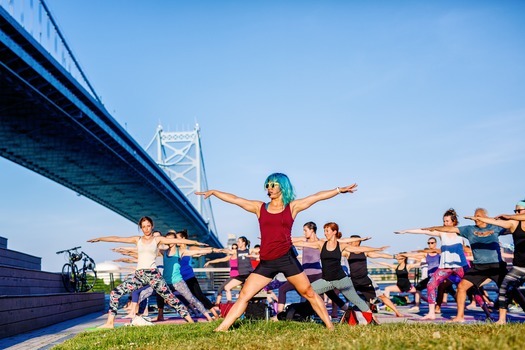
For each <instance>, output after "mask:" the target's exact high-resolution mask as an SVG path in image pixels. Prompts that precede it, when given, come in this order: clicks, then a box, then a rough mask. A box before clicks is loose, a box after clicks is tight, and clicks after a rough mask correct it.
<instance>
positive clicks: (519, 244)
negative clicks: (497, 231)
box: [512, 221, 525, 267]
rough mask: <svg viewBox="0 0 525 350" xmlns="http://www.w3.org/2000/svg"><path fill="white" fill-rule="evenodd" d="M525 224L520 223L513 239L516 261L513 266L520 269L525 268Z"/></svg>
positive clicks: (513, 234)
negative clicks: (524, 226)
mask: <svg viewBox="0 0 525 350" xmlns="http://www.w3.org/2000/svg"><path fill="white" fill-rule="evenodd" d="M523 225H525V223H524V222H523V221H520V222H519V224H518V227H516V230H515V231H514V232H512V239H513V240H514V259H512V264H513V265H514V266H518V267H525V231H524V230H523V227H522V226H523Z"/></svg>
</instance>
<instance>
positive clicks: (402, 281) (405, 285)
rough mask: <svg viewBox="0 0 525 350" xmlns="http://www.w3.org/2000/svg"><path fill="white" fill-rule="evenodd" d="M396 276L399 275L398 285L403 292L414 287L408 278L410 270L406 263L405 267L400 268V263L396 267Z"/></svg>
mask: <svg viewBox="0 0 525 350" xmlns="http://www.w3.org/2000/svg"><path fill="white" fill-rule="evenodd" d="M396 276H397V283H396V284H397V286H398V288H399V289H400V290H401V292H408V291H409V290H410V288H412V285H411V284H410V280H409V279H408V270H407V265H406V264H405V267H403V268H402V269H401V270H400V269H399V265H397V267H396Z"/></svg>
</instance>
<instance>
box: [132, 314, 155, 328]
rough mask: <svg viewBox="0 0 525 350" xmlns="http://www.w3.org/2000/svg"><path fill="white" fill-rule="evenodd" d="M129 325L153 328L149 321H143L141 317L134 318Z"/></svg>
mask: <svg viewBox="0 0 525 350" xmlns="http://www.w3.org/2000/svg"><path fill="white" fill-rule="evenodd" d="M130 325H132V326H134V327H143V326H153V323H151V322H150V321H147V320H145V319H144V318H143V317H142V316H135V317H133V319H132V320H131V323H130Z"/></svg>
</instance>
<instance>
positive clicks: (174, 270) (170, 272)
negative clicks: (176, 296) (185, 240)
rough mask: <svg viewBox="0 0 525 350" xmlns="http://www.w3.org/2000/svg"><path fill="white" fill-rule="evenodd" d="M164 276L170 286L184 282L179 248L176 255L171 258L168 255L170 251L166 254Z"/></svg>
mask: <svg viewBox="0 0 525 350" xmlns="http://www.w3.org/2000/svg"><path fill="white" fill-rule="evenodd" d="M162 275H163V277H164V279H165V280H166V282H167V283H168V284H175V283H178V282H180V281H182V275H181V273H180V254H179V248H178V247H177V248H176V251H175V254H173V255H171V256H170V255H169V254H168V250H166V251H165V252H164V271H163V273H162Z"/></svg>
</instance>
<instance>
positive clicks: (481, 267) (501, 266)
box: [463, 262, 507, 287]
mask: <svg viewBox="0 0 525 350" xmlns="http://www.w3.org/2000/svg"><path fill="white" fill-rule="evenodd" d="M506 274H507V264H506V263H505V262H500V263H494V264H472V267H471V268H470V269H468V270H467V272H465V276H463V279H465V280H467V281H469V282H471V283H472V284H473V285H475V286H476V287H479V286H480V285H481V284H482V283H483V282H484V281H485V280H486V279H487V278H490V279H491V280H493V281H494V282H496V284H497V285H498V287H499V286H500V285H501V282H503V278H505V275H506Z"/></svg>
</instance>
